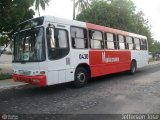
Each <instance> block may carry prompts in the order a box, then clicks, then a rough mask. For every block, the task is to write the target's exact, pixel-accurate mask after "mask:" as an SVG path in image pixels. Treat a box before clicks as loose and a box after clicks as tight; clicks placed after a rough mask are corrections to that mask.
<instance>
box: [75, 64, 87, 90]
mask: <svg viewBox="0 0 160 120" xmlns="http://www.w3.org/2000/svg"><path fill="white" fill-rule="evenodd" d="M87 82H88V72H87V70H86V69H84V68H83V67H78V68H77V69H76V71H75V77H74V87H75V88H81V87H83V86H85V85H86V84H87Z"/></svg>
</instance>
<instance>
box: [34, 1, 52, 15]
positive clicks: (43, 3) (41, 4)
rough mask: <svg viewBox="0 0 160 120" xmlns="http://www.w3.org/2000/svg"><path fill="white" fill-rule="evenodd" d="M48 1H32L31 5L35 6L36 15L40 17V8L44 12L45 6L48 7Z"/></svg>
mask: <svg viewBox="0 0 160 120" xmlns="http://www.w3.org/2000/svg"><path fill="white" fill-rule="evenodd" d="M49 2H50V0H33V3H32V4H33V5H34V4H35V10H36V11H38V14H39V16H40V7H41V8H42V10H45V8H46V5H48V6H49Z"/></svg>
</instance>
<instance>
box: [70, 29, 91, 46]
mask: <svg viewBox="0 0 160 120" xmlns="http://www.w3.org/2000/svg"><path fill="white" fill-rule="evenodd" d="M71 40H72V47H73V48H75V49H83V48H87V47H88V39H87V30H86V29H84V28H79V27H71Z"/></svg>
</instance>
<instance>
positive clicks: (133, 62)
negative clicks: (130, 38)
mask: <svg viewBox="0 0 160 120" xmlns="http://www.w3.org/2000/svg"><path fill="white" fill-rule="evenodd" d="M136 71H137V63H136V61H132V62H131V68H130V74H132V75H133V74H135V73H136Z"/></svg>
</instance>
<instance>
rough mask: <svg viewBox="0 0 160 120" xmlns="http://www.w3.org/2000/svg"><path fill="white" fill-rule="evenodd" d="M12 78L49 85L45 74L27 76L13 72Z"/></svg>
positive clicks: (39, 84) (18, 80) (34, 83)
mask: <svg viewBox="0 0 160 120" xmlns="http://www.w3.org/2000/svg"><path fill="white" fill-rule="evenodd" d="M12 78H13V80H14V81H16V82H25V83H29V84H32V85H38V86H46V85H47V84H46V76H45V75H36V76H25V75H18V74H12Z"/></svg>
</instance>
